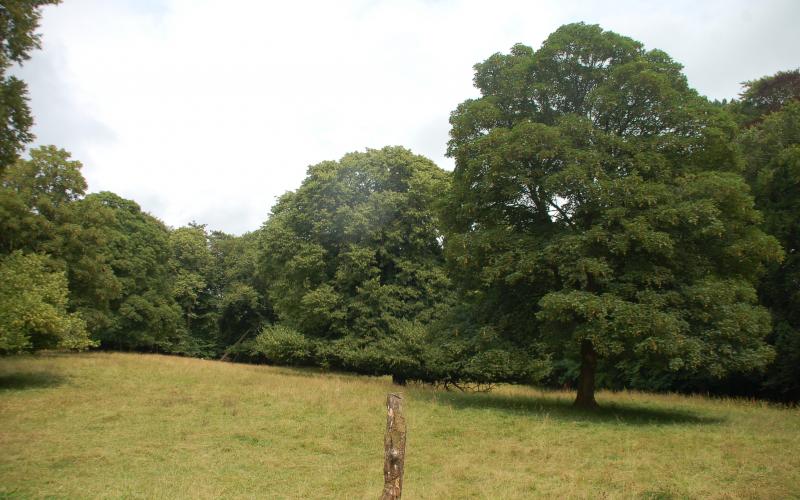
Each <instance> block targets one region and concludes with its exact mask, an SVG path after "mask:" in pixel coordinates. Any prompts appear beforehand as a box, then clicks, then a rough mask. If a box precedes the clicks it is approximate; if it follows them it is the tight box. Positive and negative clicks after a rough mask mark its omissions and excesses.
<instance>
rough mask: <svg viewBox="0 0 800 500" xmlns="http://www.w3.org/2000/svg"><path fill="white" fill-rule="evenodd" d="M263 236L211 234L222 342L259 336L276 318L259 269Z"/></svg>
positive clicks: (218, 319) (219, 334)
mask: <svg viewBox="0 0 800 500" xmlns="http://www.w3.org/2000/svg"><path fill="white" fill-rule="evenodd" d="M260 238H261V235H260V233H259V232H258V231H256V232H251V233H246V234H244V235H242V236H231V235H228V234H225V233H221V232H219V231H214V232H212V233H211V235H210V236H209V241H210V245H211V253H212V254H213V256H214V282H215V283H216V285H215V288H214V290H215V293H216V294H217V296H218V300H217V302H216V311H217V321H218V336H219V342H220V345H224V346H232V345H234V344H235V343H237V342H240V341H241V340H243V339H244V338H246V337H248V336H251V335H255V334H257V332H258V331H259V329H260V327H261V325H262V323H264V322H265V321H270V320H273V319H274V316H273V313H272V310H271V306H270V304H269V301H268V300H267V299H266V284H265V283H264V281H263V279H261V276H260V274H259V272H258V259H259V241H260Z"/></svg>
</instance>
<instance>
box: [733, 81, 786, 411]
mask: <svg viewBox="0 0 800 500" xmlns="http://www.w3.org/2000/svg"><path fill="white" fill-rule="evenodd" d="M785 74H786V73H778V75H776V78H779V77H781V75H785ZM759 81H760V82H769V81H770V79H769V78H764V79H761V80H759ZM798 89H800V86H798ZM797 97H800V92H798V93H797ZM797 97H795V98H794V99H790V100H787V101H786V102H785V104H784V106H783V108H780V109H775V110H771V112H769V113H767V114H766V116H763V117H761V118H760V119H759V120H758V121H756V122H755V124H754V125H753V126H751V127H750V128H748V129H747V130H745V131H744V132H743V133H742V136H741V144H742V147H743V150H744V154H745V158H746V160H747V163H746V176H747V180H748V181H749V183H750V185H751V186H752V188H753V192H754V194H755V198H756V204H757V206H758V208H759V209H760V210H761V211H762V212H763V213H764V219H765V220H764V228H765V229H766V231H767V232H769V233H770V234H772V235H774V236H775V237H777V238H778V240H779V241H780V242H781V244H782V245H783V249H784V252H785V254H786V258H785V259H784V261H783V262H782V263H781V264H780V265H774V266H771V268H770V270H769V273H768V274H767V275H766V276H765V277H764V279H763V281H762V282H761V285H760V288H759V291H760V295H761V298H762V301H763V303H764V304H765V305H766V306H767V307H769V308H770V309H771V311H772V313H773V317H774V331H773V334H772V336H771V338H770V341H771V343H772V344H773V345H774V346H775V350H776V355H777V356H776V359H775V363H773V365H772V366H771V367H770V370H769V372H768V374H767V375H768V376H767V378H766V389H767V392H768V394H769V395H771V396H773V397H777V398H780V399H784V400H793V401H798V400H800V99H798V98H797Z"/></svg>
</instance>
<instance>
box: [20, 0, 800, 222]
mask: <svg viewBox="0 0 800 500" xmlns="http://www.w3.org/2000/svg"><path fill="white" fill-rule="evenodd" d="M578 21H583V22H586V23H590V24H599V25H600V26H602V27H603V28H604V29H607V30H611V31H616V32H617V33H620V34H623V35H626V36H630V37H632V38H634V39H636V40H639V41H641V42H642V43H644V45H645V48H647V49H653V48H658V49H661V50H664V51H666V52H667V53H668V54H670V55H671V56H672V57H673V59H675V60H676V61H678V62H680V63H681V64H683V65H684V67H685V73H686V75H687V78H688V80H689V83H690V85H691V86H692V87H694V88H696V89H697V90H698V91H699V92H700V93H701V94H703V95H706V96H708V97H709V98H712V99H723V98H727V99H730V98H732V97H736V96H737V94H738V93H739V92H740V91H741V85H740V83H741V82H743V81H747V80H752V79H756V78H759V77H761V76H765V75H770V74H773V73H775V72H777V71H780V70H787V69H794V68H798V67H800V52H798V47H800V29H798V28H797V26H798V24H800V1H798V0H760V1H758V2H754V1H752V0H741V1H740V0H719V1H715V0H706V1H704V0H694V1H676V0H671V1H641V0H640V1H633V0H631V1H606V2H601V1H589V0H576V1H564V0H558V1H547V0H540V1H531V0H524V1H523V0H520V1H512V0H509V1H503V0H495V1H492V2H488V1H477V0H476V1H471V0H465V1H455V0H403V1H400V0H397V1H390V0H386V1H382V0H338V1H319V2H304V1H292V2H277V1H260V0H252V1H243V0H242V1H240V0H127V1H125V0H65V1H64V3H62V4H61V5H58V6H52V7H51V6H49V7H45V8H44V9H43V17H42V24H41V28H40V33H41V34H42V42H43V48H42V50H40V51H36V52H34V53H33V54H32V57H31V60H30V61H28V62H26V63H25V65H24V66H23V67H22V68H21V69H19V71H18V75H20V76H21V77H22V78H23V79H24V80H25V81H26V82H28V85H29V92H30V99H31V108H32V110H33V114H34V117H35V120H36V125H35V127H34V129H33V131H34V133H35V134H36V135H37V140H36V141H35V143H34V145H43V144H55V145H56V146H59V147H61V148H64V149H66V150H67V151H70V152H71V153H72V155H73V158H74V159H77V160H79V161H81V162H82V163H83V165H84V167H83V174H84V176H85V177H86V179H87V182H88V184H89V191H90V192H98V191H113V192H115V193H117V194H119V195H121V196H123V197H125V198H130V199H133V200H135V201H136V202H138V203H139V204H140V205H141V206H142V208H143V209H144V210H146V211H148V212H150V213H151V214H153V215H155V216H156V217H158V218H160V219H161V220H162V221H164V222H165V223H166V224H168V225H170V226H172V227H179V226H182V225H185V224H187V223H189V222H192V221H195V222H197V223H203V224H207V226H208V227H209V229H213V230H222V231H225V232H228V233H233V234H242V233H244V232H246V231H252V230H254V229H257V228H258V227H260V226H261V224H262V223H263V222H264V221H265V220H266V219H267V217H268V215H269V210H270V207H271V206H272V205H273V204H274V202H275V200H276V199H277V197H278V196H280V195H281V194H283V193H284V192H286V191H289V190H294V189H296V188H297V187H299V186H300V183H301V182H302V181H303V178H304V177H305V173H306V169H307V168H308V166H309V165H314V164H316V163H319V162H321V161H326V160H338V159H339V158H341V157H342V156H343V155H344V154H345V153H348V152H352V151H363V150H365V149H366V148H381V147H383V146H389V145H401V146H405V147H407V148H409V149H411V150H412V151H413V152H415V153H417V154H422V155H425V156H427V157H429V158H431V159H432V160H433V161H435V162H436V163H437V164H438V165H439V166H441V167H442V168H445V169H448V170H452V168H453V161H452V160H451V159H450V158H447V157H446V156H445V151H446V147H447V140H448V133H449V128H450V127H449V123H448V119H449V116H450V113H451V112H452V111H453V110H454V109H455V108H456V106H457V105H458V104H459V103H460V102H462V101H464V100H465V99H468V98H471V97H475V96H476V95H477V91H476V90H475V89H474V88H473V86H472V76H473V70H472V66H473V65H474V64H475V63H478V62H481V61H483V60H485V59H486V58H487V57H489V56H490V55H492V54H493V53H496V52H508V50H509V49H510V48H511V46H513V45H514V44H515V43H524V44H525V45H529V46H531V47H534V48H538V47H539V46H540V45H541V43H542V42H543V41H544V39H545V38H546V37H547V36H548V35H549V34H550V33H552V32H553V31H554V30H556V29H557V28H558V27H559V26H560V25H562V24H566V23H570V22H578Z"/></svg>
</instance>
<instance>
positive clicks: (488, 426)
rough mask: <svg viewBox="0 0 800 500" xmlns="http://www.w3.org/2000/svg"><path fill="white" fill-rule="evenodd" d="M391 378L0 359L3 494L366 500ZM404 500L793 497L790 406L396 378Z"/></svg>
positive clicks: (377, 471)
mask: <svg viewBox="0 0 800 500" xmlns="http://www.w3.org/2000/svg"><path fill="white" fill-rule="evenodd" d="M397 391H398V386H393V385H392V384H391V381H390V380H389V379H388V378H371V377H362V376H356V375H349V374H338V373H324V372H320V371H316V370H304V369H288V368H277V367H269V366H256V365H243V364H233V363H223V362H218V361H205V360H200V359H191V358H180V357H169V356H159V355H140V354H123V353H85V354H40V355H36V356H19V357H5V358H0V498H45V497H50V498H54V497H55V498H87V497H92V498H102V497H109V498H220V497H224V498H254V497H262V498H373V499H374V498H377V497H378V495H379V493H380V490H381V487H382V484H383V477H382V466H383V431H384V426H385V413H384V412H385V409H384V403H385V398H386V394H387V393H388V392H397ZM400 392H401V393H402V394H403V397H404V402H405V411H406V418H407V421H408V426H409V434H408V448H407V457H406V471H405V484H404V498H409V499H412V498H532V497H534V498H535V497H545V498H554V497H558V498H567V497H569V498H699V497H702V498H790V497H800V454H798V453H797V450H798V449H800V410H798V409H796V408H785V407H778V406H773V405H769V404H766V403H762V402H754V401H744V400H733V399H709V398H705V397H701V396H692V397H687V396H681V395H654V394H644V393H634V392H619V393H611V392H600V393H599V394H598V402H599V403H600V404H601V405H602V408H601V409H600V410H599V411H596V412H585V411H578V410H575V409H573V408H572V407H571V403H572V399H573V398H574V394H572V393H568V392H553V391H543V390H540V389H537V388H533V387H524V386H496V387H495V388H494V389H493V390H492V391H491V392H489V393H460V392H448V391H445V390H442V389H437V388H432V387H429V386H423V385H409V386H407V387H403V388H401V389H400Z"/></svg>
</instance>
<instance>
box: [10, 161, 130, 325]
mask: <svg viewBox="0 0 800 500" xmlns="http://www.w3.org/2000/svg"><path fill="white" fill-rule="evenodd" d="M81 168H82V165H81V163H80V162H78V161H74V160H72V159H71V156H70V154H69V153H68V152H66V151H64V150H63V149H58V148H56V147H55V146H45V147H40V148H35V149H32V150H31V151H30V159H28V160H22V159H20V160H17V161H16V162H15V163H14V164H13V165H11V166H9V168H8V169H6V171H5V172H4V174H3V175H2V176H1V177H0V215H1V217H0V253H10V252H12V251H14V250H23V251H25V252H37V253H46V254H48V255H49V256H51V258H52V259H51V263H52V265H54V266H58V267H59V268H60V269H61V270H62V271H65V272H66V276H67V280H68V283H69V303H68V309H69V310H70V311H77V312H79V313H80V314H81V316H82V318H83V319H84V320H85V321H86V323H87V328H88V329H89V332H90V333H92V334H95V333H96V332H98V331H99V330H100V329H103V328H106V327H108V326H109V324H108V322H107V321H106V316H105V314H106V313H105V311H107V310H108V307H109V302H110V301H111V300H112V299H114V298H117V297H118V296H119V293H120V286H121V285H120V283H119V282H118V280H117V279H116V277H115V276H114V274H113V271H112V269H111V267H110V265H109V263H108V256H107V251H106V246H107V244H108V243H109V239H110V238H111V237H112V235H111V233H110V232H109V228H110V227H111V223H112V220H113V214H112V213H111V212H110V210H109V209H108V208H107V207H104V206H102V205H101V204H98V203H95V202H94V200H84V199H82V197H83V195H84V192H85V190H86V180H85V179H84V178H83V175H82V174H81Z"/></svg>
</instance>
